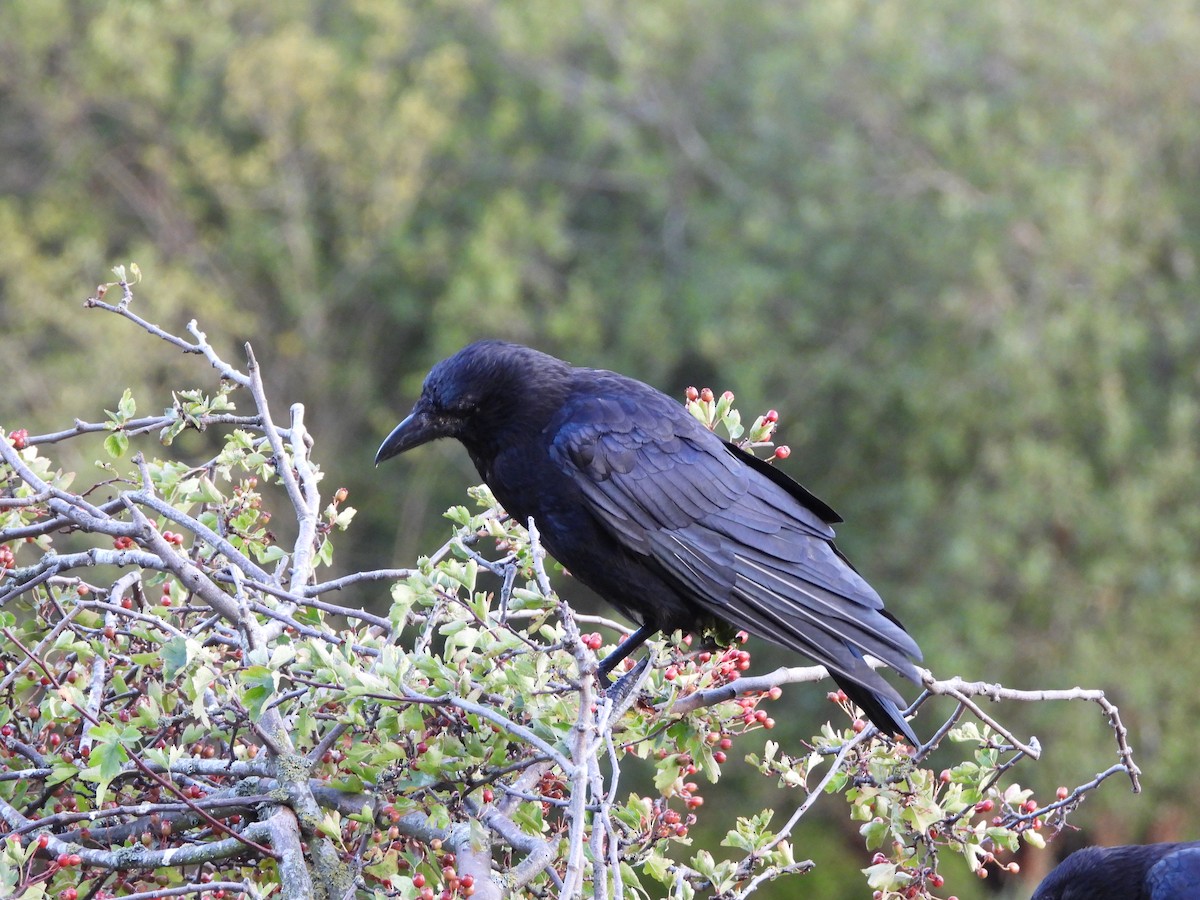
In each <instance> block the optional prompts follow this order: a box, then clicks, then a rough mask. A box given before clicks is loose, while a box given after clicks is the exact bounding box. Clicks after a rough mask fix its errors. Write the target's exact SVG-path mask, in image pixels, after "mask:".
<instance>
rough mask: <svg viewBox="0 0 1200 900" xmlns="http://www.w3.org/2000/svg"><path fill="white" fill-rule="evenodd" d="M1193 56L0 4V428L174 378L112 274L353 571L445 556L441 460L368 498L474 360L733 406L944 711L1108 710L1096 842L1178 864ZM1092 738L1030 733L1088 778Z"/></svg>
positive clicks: (1174, 46) (384, 16)
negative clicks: (205, 376)
mask: <svg viewBox="0 0 1200 900" xmlns="http://www.w3.org/2000/svg"><path fill="white" fill-rule="evenodd" d="M1198 45H1200V11H1198V10H1197V8H1196V6H1195V4H1193V3H1190V2H1182V0H1163V2H1160V3H1157V4H1155V5H1154V8H1153V10H1149V9H1145V10H1143V9H1140V8H1139V9H1134V8H1133V7H1130V6H1128V5H1124V4H1117V3H1104V2H1096V0H1064V2H1061V3H1056V4H1043V3H1037V2H1033V0H1025V2H1014V3H1005V4H974V5H962V4H958V5H955V4H942V3H924V2H915V3H914V2H910V0H821V2H802V3H791V2H785V0H767V2H759V3H716V2H695V0H692V2H684V0H655V2H652V3H632V2H630V3H622V2H599V0H595V2H589V0H582V2H570V3H561V2H546V0H521V2H515V0H514V2H484V0H425V2H416V0H411V2H397V0H351V2H344V3H331V2H321V0H304V2H295V3H290V4H284V5H274V6H272V5H265V6H264V5H263V4H261V3H256V2H250V0H225V2H222V3H220V4H193V3H188V2H184V0H113V2H109V3H104V4H88V3H77V2H68V0H9V2H7V3H5V4H4V5H3V6H2V7H0V355H2V358H3V359H4V361H5V367H4V371H5V384H4V390H3V392H2V393H0V421H3V422H4V423H5V425H6V427H9V428H15V427H27V428H29V429H30V430H31V431H34V430H47V429H50V428H52V427H62V426H63V425H64V422H63V417H64V416H69V415H72V414H76V413H78V411H80V410H86V409H89V408H90V409H95V410H96V411H97V414H99V410H100V409H101V408H103V407H104V406H106V405H107V406H108V407H109V408H113V404H115V402H116V400H117V398H119V397H120V394H121V391H122V389H123V388H124V387H125V386H126V385H131V386H133V387H134V389H135V391H136V392H137V393H138V394H139V395H141V396H147V397H149V396H150V394H148V393H147V392H148V391H152V390H153V388H154V386H155V385H162V384H164V383H166V378H167V377H168V374H170V373H174V372H175V371H177V370H176V368H175V367H177V366H180V365H182V363H181V362H180V361H179V360H177V359H174V358H173V356H172V354H171V353H170V351H169V350H168V349H167V348H165V347H164V348H163V349H162V351H161V352H160V353H158V354H156V355H147V354H145V353H143V352H142V351H141V349H140V347H139V352H138V353H137V354H136V355H132V354H130V353H129V352H128V351H127V350H126V348H125V347H124V346H123V341H124V340H125V338H126V335H125V334H122V333H120V332H119V331H118V330H116V328H115V326H113V325H111V323H108V322H106V321H104V320H102V319H101V320H96V319H94V318H92V317H87V318H84V317H81V316H80V315H78V314H77V309H78V307H77V305H76V304H77V303H78V302H80V301H81V300H82V299H83V297H84V296H85V295H86V294H87V292H88V290H90V286H88V280H89V279H92V280H94V279H95V273H97V272H103V271H107V269H108V267H109V266H110V265H111V264H113V263H115V262H123V261H127V260H129V259H133V260H136V261H137V262H138V263H139V265H140V266H141V268H142V269H143V271H145V272H147V273H148V275H149V276H150V278H149V280H148V282H147V283H146V284H145V285H144V287H143V289H142V294H141V297H142V298H143V299H141V300H140V302H141V303H143V304H145V305H144V306H143V307H142V308H141V309H140V312H141V313H142V314H143V315H144V316H146V317H147V318H150V319H152V320H160V321H162V322H163V323H164V324H166V325H168V326H171V327H175V328H177V327H178V325H179V323H180V322H183V321H186V320H187V319H188V318H191V317H192V316H193V315H197V316H200V317H201V318H202V319H203V320H204V321H205V322H207V323H210V324H211V323H214V322H215V321H217V320H218V319H219V320H220V321H221V322H222V324H223V326H224V329H225V331H226V332H227V333H230V334H236V335H238V336H239V337H245V338H248V339H253V340H254V341H255V345H256V347H257V348H258V352H259V354H260V356H267V357H269V359H270V370H271V371H272V372H273V373H274V374H275V376H276V377H279V376H283V378H284V381H283V382H281V383H278V384H275V385H273V388H274V390H275V391H276V392H277V395H278V396H288V397H291V396H301V397H304V398H305V400H306V402H307V404H308V410H309V425H310V428H311V429H312V430H313V431H315V432H317V433H318V434H319V436H320V439H321V441H322V444H323V445H324V446H325V448H326V457H325V458H326V459H331V458H333V459H336V465H335V466H332V467H331V472H330V473H329V476H328V477H330V478H331V479H333V480H335V481H337V482H339V483H340V484H345V485H346V486H348V487H349V488H350V491H351V494H352V497H353V500H354V503H355V505H356V506H357V507H359V509H360V516H361V517H363V518H365V519H366V520H367V521H368V522H369V523H371V524H370V527H367V528H363V527H361V526H360V527H359V528H358V529H357V541H358V543H357V544H356V545H355V546H354V547H345V548H341V549H340V552H339V562H340V564H341V565H343V566H345V567H346V568H347V569H349V568H355V567H364V566H368V565H379V564H385V563H388V562H396V563H407V562H411V559H412V557H413V556H415V554H416V553H417V552H419V551H420V550H421V549H422V548H426V547H428V546H429V541H428V538H429V537H430V536H431V532H433V533H436V534H439V535H445V534H446V533H447V528H448V526H447V525H446V523H444V522H442V521H441V520H440V519H439V518H438V513H439V512H440V511H441V510H442V509H444V508H445V507H447V506H449V505H450V504H451V503H455V502H460V500H461V497H462V488H463V486H464V485H465V484H466V483H468V482H473V480H474V479H475V475H474V473H473V471H472V470H471V469H470V467H469V463H468V462H467V460H466V458H465V456H464V455H463V454H461V453H458V452H456V450H455V448H452V447H445V448H440V449H439V450H438V451H427V452H426V453H425V454H424V455H423V456H421V457H418V458H415V459H414V460H413V461H411V462H409V463H407V464H406V466H405V467H404V469H403V471H402V472H399V473H397V472H391V473H387V474H386V475H382V476H381V475H378V474H377V473H375V472H374V470H373V469H372V467H371V456H372V454H373V452H374V448H375V447H376V446H377V444H378V441H379V439H380V438H381V437H382V436H383V435H384V434H385V433H386V431H387V429H389V428H390V427H391V426H392V425H393V424H394V423H395V421H396V420H397V418H398V416H399V415H400V414H401V413H403V412H404V411H405V410H406V409H407V406H408V404H409V403H410V402H411V400H412V399H413V397H414V396H415V395H416V393H417V390H418V387H419V381H420V377H421V375H422V374H423V373H424V372H425V371H426V370H427V368H428V366H429V364H430V363H431V362H433V361H434V360H436V359H438V358H440V357H442V356H444V355H446V354H447V353H449V352H451V351H452V350H454V349H456V348H457V347H459V346H460V345H461V344H463V343H464V342H466V341H467V340H469V339H471V338H474V337H480V336H485V335H488V336H498V337H506V338H511V339H516V340H520V341H524V342H528V343H532V344H536V345H537V346H539V347H540V348H542V349H545V350H547V351H549V352H553V353H556V354H558V355H561V356H565V357H567V358H569V359H571V360H572V361H574V362H576V363H580V364H591V365H602V366H605V367H609V368H615V369H619V370H621V371H624V372H627V373H629V374H632V375H636V376H638V377H641V378H643V379H645V380H647V381H650V382H652V383H654V384H656V385H658V386H660V387H663V388H664V389H668V390H681V389H682V387H683V386H685V385H686V384H688V383H695V384H701V385H709V386H711V387H714V388H716V389H719V390H720V389H726V388H729V389H733V390H735V391H737V392H738V394H739V405H741V406H742V407H743V408H744V409H746V410H747V411H752V410H755V409H758V408H763V409H765V407H766V406H767V405H768V404H769V405H771V406H775V407H778V408H779V409H780V411H781V414H782V418H783V423H784V430H783V432H782V437H783V439H784V440H785V441H787V442H788V443H790V444H791V446H792V448H793V451H794V453H793V456H792V458H791V459H790V460H789V462H788V464H787V465H786V468H787V470H788V471H789V473H791V474H793V475H795V476H797V477H799V478H800V479H801V480H803V481H804V482H805V483H806V484H807V485H808V486H809V487H811V488H812V489H814V490H815V491H816V492H817V493H818V494H819V495H820V496H822V497H823V498H825V499H827V500H829V501H830V502H831V503H832V504H833V505H834V507H835V508H837V509H838V510H839V511H841V512H842V513H843V514H844V515H845V516H846V517H847V518H848V519H849V521H848V522H847V524H846V525H845V526H844V527H843V529H842V532H841V533H842V544H843V545H844V546H845V547H846V548H847V551H848V552H849V553H850V555H851V556H852V558H854V559H855V560H856V561H857V562H858V563H859V565H860V566H861V567H862V568H863V570H864V571H865V572H866V574H867V575H868V576H869V577H870V579H871V580H872V581H873V582H874V583H875V584H876V585H877V587H878V588H879V589H880V591H881V593H883V595H884V596H885V597H886V598H887V600H888V604H889V608H890V609H894V610H895V611H897V613H898V614H900V615H901V616H902V617H903V618H904V619H905V621H906V624H907V625H908V627H909V628H910V630H911V631H912V632H913V633H914V634H915V635H917V636H918V637H919V640H920V642H921V645H922V646H923V647H924V649H925V651H926V654H927V662H928V664H929V665H930V666H931V667H932V668H933V670H934V671H935V673H937V674H939V675H942V676H947V675H949V674H953V673H959V674H963V675H964V676H966V677H969V678H987V679H989V680H998V681H1003V682H1005V683H1008V684H1011V685H1012V686H1014V687H1021V686H1023V683H1024V682H1025V681H1026V680H1028V681H1029V684H1030V685H1032V684H1035V683H1036V684H1037V685H1042V686H1044V685H1048V684H1059V685H1061V686H1064V687H1068V686H1071V685H1074V684H1077V683H1089V684H1097V685H1103V686H1104V687H1106V688H1108V689H1109V691H1110V695H1111V696H1112V697H1113V699H1114V700H1115V701H1116V702H1117V703H1118V704H1120V705H1121V706H1122V708H1123V710H1124V711H1125V712H1126V714H1127V721H1128V722H1129V723H1130V725H1131V728H1132V729H1133V731H1134V737H1133V740H1134V745H1135V749H1136V750H1137V751H1138V752H1139V754H1140V761H1141V764H1142V765H1143V766H1144V768H1145V771H1146V778H1145V784H1146V789H1147V790H1146V794H1145V795H1144V796H1143V797H1140V798H1133V797H1130V796H1129V795H1128V794H1127V793H1123V792H1122V791H1121V789H1120V788H1118V787H1116V786H1115V785H1113V786H1110V787H1109V788H1108V789H1106V790H1104V791H1102V792H1100V795H1099V796H1098V797H1096V798H1094V799H1092V800H1090V801H1089V804H1088V807H1089V808H1087V809H1085V810H1084V812H1083V814H1082V815H1081V816H1080V817H1079V818H1078V819H1077V820H1076V821H1077V822H1079V823H1081V824H1086V825H1090V830H1089V832H1088V834H1087V835H1086V836H1087V838H1088V839H1089V840H1097V841H1100V842H1106V843H1111V842H1117V841H1120V840H1147V839H1166V838H1194V837H1196V836H1197V834H1198V833H1200V814H1197V813H1196V812H1195V810H1196V809H1198V808H1200V782H1198V781H1197V780H1196V779H1195V777H1194V756H1195V745H1196V738H1197V734H1196V731H1195V724H1194V723H1195V722H1196V720H1197V718H1198V716H1200V696H1198V695H1197V692H1196V690H1195V685H1196V683H1197V681H1198V680H1200V661H1198V660H1197V657H1196V654H1195V652H1194V650H1193V648H1192V646H1191V645H1192V643H1193V636H1194V634H1195V633H1196V631H1197V627H1198V626H1200V622H1198V619H1200V602H1198V596H1197V594H1198V590H1200V562H1198V561H1197V555H1196V552H1195V548H1196V546H1197V545H1198V544H1200V509H1198V508H1197V504H1196V503H1195V502H1194V494H1195V484H1196V475H1195V473H1196V472H1197V471H1198V470H1200V460H1198V456H1200V449H1198V440H1200V390H1198V387H1200V385H1198V383H1197V382H1198V378H1200V369H1198V366H1197V360H1198V359H1200V302H1198V301H1200V297H1198V296H1197V289H1196V266H1197V252H1198V251H1200V114H1198V113H1200V56H1197V54H1196V53H1195V47H1196V46H1198ZM32 359H36V360H37V361H38V366H37V367H36V370H35V369H34V368H33V367H29V366H27V365H26V364H25V363H26V362H27V361H29V360H32ZM47 371H53V372H54V373H55V374H54V378H53V381H52V382H51V383H47V382H46V381H45V380H44V379H45V375H44V373H45V372H47ZM162 399H163V402H164V404H165V403H166V402H168V401H169V398H165V397H164V398H162ZM372 536H373V540H372V539H371V538H372ZM356 599H357V601H358V602H362V603H371V602H382V598H381V597H372V596H369V595H364V596H361V597H359V598H356ZM766 656H767V654H765V653H762V654H761V657H762V658H761V659H760V662H761V663H762V664H763V665H766V664H767V662H766ZM1034 675H1036V677H1034ZM801 694H813V696H801ZM817 696H819V692H815V694H814V693H813V692H796V696H795V698H794V699H793V702H795V703H796V704H797V707H798V709H797V716H798V717H800V716H802V717H803V718H804V719H805V720H808V721H811V720H815V719H816V718H817V717H818V716H823V715H827V710H826V709H825V708H824V707H822V705H821V704H820V703H819V702H818V700H817V699H815V698H816V697H817ZM1038 714H1039V713H1038V711H1037V710H1035V709H1029V710H1017V711H1015V712H1014V715H1015V716H1016V717H1017V719H1016V720H1015V721H1014V720H1010V721H1014V724H1015V723H1016V721H1019V717H1020V716H1021V715H1029V716H1031V717H1036V716H1037V715H1038ZM1093 715H1094V714H1093V713H1091V712H1090V711H1089V710H1087V709H1084V708H1081V709H1080V710H1079V712H1078V716H1072V715H1070V714H1066V715H1063V714H1061V710H1058V709H1057V708H1056V709H1055V716H1054V719H1053V720H1046V721H1037V720H1036V719H1030V720H1028V721H1027V722H1026V726H1027V727H1028V728H1030V729H1031V730H1032V731H1033V732H1034V733H1037V734H1038V735H1039V736H1041V737H1042V739H1043V741H1044V742H1045V743H1047V744H1049V745H1053V746H1058V747H1060V748H1061V747H1064V746H1069V747H1070V749H1069V752H1070V753H1071V754H1072V755H1073V765H1079V766H1082V767H1084V768H1087V767H1088V766H1094V767H1095V770H1096V771H1098V770H1099V769H1100V768H1103V767H1105V766H1106V765H1107V764H1108V763H1109V762H1110V759H1109V757H1110V755H1111V750H1110V744H1109V742H1108V741H1107V740H1106V735H1105V734H1104V732H1103V730H1102V729H1100V728H1096V727H1093V726H1094V723H1091V722H1090V719H1086V718H1085V717H1090V716H1093ZM919 725H920V723H919V722H918V730H919ZM811 731H812V729H811V728H809V730H808V731H807V732H804V733H811ZM1078 734H1093V735H1095V737H1096V739H1095V742H1094V746H1093V745H1092V743H1091V742H1088V741H1075V742H1074V743H1073V744H1072V736H1073V735H1078ZM783 740H786V737H785V738H783ZM733 768H734V767H730V773H729V774H731V775H733V774H734V773H733V772H732V770H733ZM1046 768H1047V770H1048V771H1049V770H1050V769H1051V768H1052V767H1050V766H1047V767H1046ZM728 782H729V785H730V787H731V790H730V794H729V796H730V802H731V804H733V803H734V802H735V799H734V798H735V796H736V792H737V791H738V790H739V789H742V788H745V789H747V790H748V789H749V788H748V786H747V785H748V782H747V785H742V784H740V783H739V781H738V779H737V778H736V776H735V777H730V778H729V779H728ZM722 784H725V782H722ZM1039 788H1040V789H1042V790H1045V789H1053V785H1039ZM754 789H755V790H761V786H756V787H755V788H754ZM760 805H761V804H760ZM811 839H812V841H813V842H814V849H813V851H812V855H814V856H817V857H818V858H820V859H827V858H828V856H829V854H828V853H822V852H820V851H819V850H818V849H815V848H816V846H817V844H818V843H820V842H823V843H824V845H825V846H826V847H834V846H836V845H838V844H839V843H845V845H846V846H847V847H861V842H860V839H859V838H858V837H857V835H854V834H853V833H850V834H845V833H843V832H836V833H832V834H825V835H820V834H816V833H814V834H812V835H811ZM860 856H861V853H858V854H849V853H847V854H845V858H846V860H847V865H849V866H857V865H861V864H862V863H861V859H860V858H859V857H860ZM1040 864H1041V863H1037V865H1040ZM808 877H809V878H810V879H811V881H810V882H807V884H811V885H812V890H813V891H814V896H838V895H839V894H838V891H839V890H840V888H839V885H841V884H861V876H859V875H858V874H857V873H856V874H854V875H852V876H850V877H851V880H850V881H849V882H847V881H839V875H838V873H837V872H836V866H830V865H823V866H822V867H821V868H819V869H818V871H817V872H816V873H814V874H813V875H812V876H808ZM992 887H995V885H992ZM1027 889H1028V888H1027V887H1021V886H1016V885H1010V886H1009V888H1008V890H1009V891H1010V895H1011V896H1024V892H1025V891H1027ZM964 896H965V895H964Z"/></svg>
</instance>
